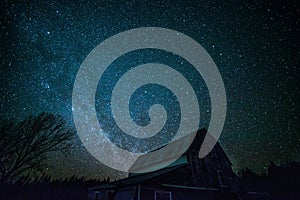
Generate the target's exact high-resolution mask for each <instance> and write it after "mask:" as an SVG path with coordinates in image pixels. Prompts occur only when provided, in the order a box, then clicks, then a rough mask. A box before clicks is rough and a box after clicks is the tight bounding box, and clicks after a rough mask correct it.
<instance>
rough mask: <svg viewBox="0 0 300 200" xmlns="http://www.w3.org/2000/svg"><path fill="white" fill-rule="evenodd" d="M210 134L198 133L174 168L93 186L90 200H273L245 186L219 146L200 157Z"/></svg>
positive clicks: (90, 191)
mask: <svg viewBox="0 0 300 200" xmlns="http://www.w3.org/2000/svg"><path fill="white" fill-rule="evenodd" d="M206 134H207V131H206V129H201V130H199V131H197V134H196V136H195V139H194V141H193V143H192V144H191V145H190V147H189V148H188V150H187V151H186V152H185V153H184V154H183V155H182V156H181V157H180V158H179V159H178V160H177V161H176V162H174V163H172V164H171V165H169V166H167V167H165V168H163V169H160V170H157V171H153V172H149V173H143V174H129V177H128V178H125V179H121V180H117V181H114V182H111V183H109V184H104V185H100V186H95V187H92V188H90V189H89V191H88V200H111V199H112V200H131V199H132V200H183V199H184V200H188V199H205V200H215V199H222V200H227V199H228V200H262V199H269V198H268V196H267V195H266V194H259V193H256V192H255V191H251V190H250V189H249V188H248V187H246V186H245V185H243V184H242V183H241V181H240V179H239V177H238V176H237V175H236V174H235V173H234V172H233V171H232V164H231V162H230V160H229V159H228V157H227V156H226V154H225V152H224V151H223V149H222V148H221V146H220V144H219V143H217V144H216V145H215V147H214V148H213V150H212V151H211V152H210V153H209V155H207V156H206V157H204V158H202V159H200V158H199V157H198V153H199V149H200V147H201V144H202V142H203V140H204V137H205V136H206Z"/></svg>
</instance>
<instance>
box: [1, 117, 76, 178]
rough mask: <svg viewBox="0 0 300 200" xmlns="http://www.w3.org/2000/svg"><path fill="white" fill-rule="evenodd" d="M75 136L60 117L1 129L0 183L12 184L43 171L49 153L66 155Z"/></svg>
mask: <svg viewBox="0 0 300 200" xmlns="http://www.w3.org/2000/svg"><path fill="white" fill-rule="evenodd" d="M73 136H74V133H73V132H72V131H70V129H68V128H67V127H66V125H65V121H64V119H63V118H62V117H60V116H55V115H53V114H49V113H41V114H40V115H39V116H36V117H32V116H30V117H28V118H27V119H25V120H23V121H20V122H16V121H15V120H10V121H8V122H6V123H4V124H3V125H2V127H1V128H0V182H2V183H4V182H14V181H16V180H17V179H18V178H19V177H20V176H21V175H24V174H26V173H27V174H28V173H29V172H30V171H32V170H33V171H34V170H42V169H43V167H44V164H43V161H44V160H45V159H46V158H47V155H48V153H50V152H54V151H61V152H62V153H65V152H68V150H70V148H71V147H72V142H71V140H72V138H73Z"/></svg>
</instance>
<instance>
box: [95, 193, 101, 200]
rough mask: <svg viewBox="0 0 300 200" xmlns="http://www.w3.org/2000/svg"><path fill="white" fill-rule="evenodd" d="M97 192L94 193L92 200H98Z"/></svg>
mask: <svg viewBox="0 0 300 200" xmlns="http://www.w3.org/2000/svg"><path fill="white" fill-rule="evenodd" d="M99 196H100V195H99V192H95V194H94V200H98V199H99Z"/></svg>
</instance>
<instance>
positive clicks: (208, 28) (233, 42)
mask: <svg viewBox="0 0 300 200" xmlns="http://www.w3.org/2000/svg"><path fill="white" fill-rule="evenodd" d="M299 13H300V11H299V5H297V3H296V1H282V2H281V3H271V1H245V2H239V1H226V2H225V1H221V2H217V1H178V2H177V1H166V0H164V1H141V2H137V1H124V2H121V1H120V2H114V1H107V2H105V1H99V2H98V3H95V2H94V1H80V2H79V1H78V2H75V1H66V2H62V1H44V2H40V1H32V2H30V3H29V2H26V3H23V2H21V1H2V2H1V47H0V48H1V71H0V73H1V113H0V114H1V117H2V118H8V117H16V118H20V119H22V118H24V117H26V116H28V115H32V114H33V115H36V114H38V113H40V112H42V111H48V112H53V113H56V114H60V115H63V116H64V117H65V118H66V119H67V120H68V121H69V122H70V126H73V122H72V107H71V100H72V88H73V84H74V80H75V76H76V73H77V71H78V69H79V67H80V65H81V63H82V61H83V60H84V58H85V57H86V56H87V55H88V53H89V52H90V51H91V50H92V49H93V48H94V47H96V46H97V45H98V44H99V43H101V42H102V41H103V40H104V39H107V38H108V37H110V36H112V35H114V34H117V33H119V32H122V31H125V30H128V29H132V28H137V27H145V26H157V27H164V28H169V29H173V30H176V31H179V32H182V33H184V34H186V35H188V36H190V37H192V38H193V39H195V40H196V41H197V42H198V43H200V44H201V45H202V46H203V47H204V48H205V49H206V50H207V52H208V53H209V54H210V56H211V57H212V58H213V60H214V61H215V63H216V65H217V66H218V68H219V70H220V73H221V75H222V78H223V81H224V84H225V88H226V93H227V100H228V109H227V118H226V122H225V126H224V129H223V132H222V135H221V138H220V143H221V145H222V146H223V148H224V149H225V151H226V153H227V154H228V156H229V158H230V159H231V160H232V162H233V164H234V167H235V168H242V167H249V168H251V169H254V170H257V171H264V167H266V166H267V164H268V163H269V162H270V161H275V162H284V161H287V160H300V156H299V155H300V151H299V149H300V148H299V147H300V133H299V102H300V99H299V58H300V49H299V37H297V35H299V28H300V27H299V23H300V18H299ZM140 56H141V55H140ZM153 58H154V59H162V60H161V62H169V61H168V59H165V60H163V59H164V58H162V57H161V56H153ZM133 60H134V56H133V57H132V56H131V58H130V60H129V61H130V62H131V61H132V62H133ZM129 61H127V62H129ZM174 62H176V61H174ZM186 73H187V74H189V73H190V72H189V71H187V72H186ZM204 97H205V96H204ZM204 107H205V105H204ZM200 110H201V112H204V113H207V115H209V108H206V107H205V108H201V106H200ZM100 114H101V113H100ZM76 142H77V143H78V144H80V141H76ZM53 159H56V160H58V162H55V163H53V162H52V163H51V162H50V165H51V164H52V165H51V166H50V169H52V168H54V169H53V170H52V173H55V174H56V175H58V176H60V175H63V176H66V175H70V174H73V173H76V174H79V175H86V176H106V175H111V176H115V175H116V172H114V171H112V170H109V169H108V168H106V167H103V166H101V165H100V164H99V163H98V162H97V161H96V160H94V159H93V158H92V157H91V156H90V155H89V154H88V153H87V152H86V151H85V149H84V148H83V147H82V146H81V147H80V148H79V149H78V150H76V151H74V152H73V153H72V155H71V156H70V157H68V158H64V157H63V156H61V155H56V154H55V155H53ZM101 171H103V172H101ZM103 174H104V175H103ZM116 176H118V175H116Z"/></svg>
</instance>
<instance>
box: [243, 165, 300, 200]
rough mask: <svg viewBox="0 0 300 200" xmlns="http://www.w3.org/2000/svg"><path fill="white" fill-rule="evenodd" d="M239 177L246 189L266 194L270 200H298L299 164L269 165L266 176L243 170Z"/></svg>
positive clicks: (299, 193) (299, 184) (299, 192)
mask: <svg viewBox="0 0 300 200" xmlns="http://www.w3.org/2000/svg"><path fill="white" fill-rule="evenodd" d="M239 175H240V177H241V179H242V183H243V184H246V185H247V186H248V188H250V189H252V190H253V191H256V192H261V193H267V194H269V195H270V199H272V200H286V199H295V200H296V199H300V190H299V188H300V163H299V162H287V163H282V164H275V163H270V165H269V167H268V171H267V173H266V174H257V173H254V172H252V171H251V170H249V169H244V170H242V171H241V172H240V173H239Z"/></svg>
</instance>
